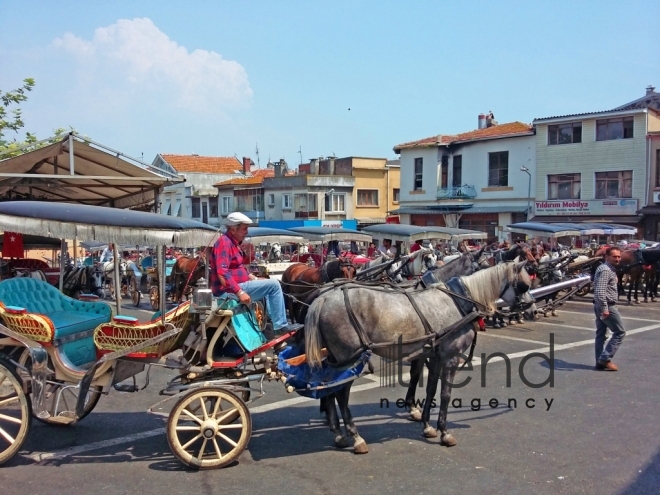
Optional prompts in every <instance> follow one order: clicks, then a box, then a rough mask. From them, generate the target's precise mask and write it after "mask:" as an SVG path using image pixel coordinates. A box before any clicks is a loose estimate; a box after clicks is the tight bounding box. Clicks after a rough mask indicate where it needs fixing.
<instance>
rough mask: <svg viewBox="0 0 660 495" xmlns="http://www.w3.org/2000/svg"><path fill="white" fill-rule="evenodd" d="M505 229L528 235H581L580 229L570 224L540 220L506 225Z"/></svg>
mask: <svg viewBox="0 0 660 495" xmlns="http://www.w3.org/2000/svg"><path fill="white" fill-rule="evenodd" d="M506 230H508V231H509V232H515V233H516V234H525V235H529V236H539V235H542V236H547V237H566V236H579V235H581V233H580V229H579V228H577V227H574V226H570V225H561V224H559V225H553V224H549V223H540V222H520V223H514V224H512V225H507V227H506Z"/></svg>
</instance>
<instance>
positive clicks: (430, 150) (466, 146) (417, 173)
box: [391, 114, 536, 241]
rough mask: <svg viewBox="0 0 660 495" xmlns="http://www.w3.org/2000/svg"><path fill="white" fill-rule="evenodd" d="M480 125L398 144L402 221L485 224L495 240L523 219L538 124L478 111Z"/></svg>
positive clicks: (476, 227)
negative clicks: (499, 120) (501, 119)
mask: <svg viewBox="0 0 660 495" xmlns="http://www.w3.org/2000/svg"><path fill="white" fill-rule="evenodd" d="M478 122H479V128H478V129H476V130H474V131H470V132H466V133H462V134H458V135H443V134H441V135H437V136H432V137H429V138H425V139H421V140H418V141H413V142H408V143H403V144H400V145H397V146H395V147H394V152H395V153H398V154H399V155H400V167H401V168H400V173H401V179H400V182H401V187H400V189H401V192H400V196H399V199H400V202H399V207H398V208H397V209H394V210H393V211H391V213H392V214H397V215H399V216H400V219H401V220H400V221H401V223H406V224H412V225H421V226H426V225H438V226H447V227H459V228H466V229H472V230H480V231H482V232H486V233H488V234H489V236H488V238H489V240H490V241H494V240H503V239H505V238H507V237H508V233H507V232H506V231H505V230H504V227H505V226H506V225H509V224H511V223H516V222H519V221H524V220H525V219H526V217H527V211H528V205H531V201H532V200H531V196H532V190H531V178H533V177H534V174H535V172H536V162H535V158H536V157H535V155H536V153H535V149H534V145H535V138H534V129H533V127H532V126H531V125H529V124H524V123H522V122H511V123H507V124H498V123H497V122H496V121H495V120H494V119H493V117H492V114H491V115H490V117H486V116H485V115H480V116H479V120H478Z"/></svg>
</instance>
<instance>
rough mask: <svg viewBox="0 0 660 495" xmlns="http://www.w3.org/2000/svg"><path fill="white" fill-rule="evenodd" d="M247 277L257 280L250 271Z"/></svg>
mask: <svg viewBox="0 0 660 495" xmlns="http://www.w3.org/2000/svg"><path fill="white" fill-rule="evenodd" d="M248 278H249V279H250V280H257V277H256V276H255V275H254V274H252V273H250V275H249V276H248Z"/></svg>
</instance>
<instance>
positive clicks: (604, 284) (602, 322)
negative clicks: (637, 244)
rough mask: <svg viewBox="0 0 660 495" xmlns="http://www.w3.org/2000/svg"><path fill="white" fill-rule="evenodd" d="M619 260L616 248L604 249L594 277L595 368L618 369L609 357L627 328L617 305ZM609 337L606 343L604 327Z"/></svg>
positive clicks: (617, 346)
mask: <svg viewBox="0 0 660 495" xmlns="http://www.w3.org/2000/svg"><path fill="white" fill-rule="evenodd" d="M620 262H621V251H620V250H619V248H616V247H611V248H609V249H608V250H607V251H606V252H605V263H603V264H602V265H600V266H599V267H598V269H597V270H596V275H595V277H594V312H595V313H596V369H597V370H605V371H617V370H618V369H619V368H618V367H617V365H616V364H614V363H613V362H612V358H613V357H614V354H615V353H616V351H617V349H618V348H619V346H620V345H621V342H622V341H623V338H624V337H625V335H626V331H625V330H624V328H623V321H622V320H621V315H620V314H619V310H618V309H617V307H616V304H617V300H618V299H619V292H618V288H617V284H618V277H617V275H616V266H617V265H618V264H619V263H620ZM608 328H609V329H610V330H611V331H612V336H611V337H610V339H609V340H608V341H607V345H606V343H605V341H606V336H607V329H608Z"/></svg>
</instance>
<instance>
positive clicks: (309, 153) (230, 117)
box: [0, 0, 660, 166]
mask: <svg viewBox="0 0 660 495" xmlns="http://www.w3.org/2000/svg"><path fill="white" fill-rule="evenodd" d="M659 18H660V1H658V0H648V1H627V2H619V1H609V0H598V1H580V2H576V1H564V0H555V1H552V2H529V1H526V2H523V1H521V2H508V1H500V0H498V1H481V2H476V1H461V2H449V1H431V2H412V1H411V2H402V1H383V0H381V1H354V0H353V1H339V0H334V1H332V2H320V1H278V2H273V1H250V2H243V1H234V2H221V1H211V0H208V1H191V0H187V1H185V2H173V1H172V2H163V1H153V2H150V1H141V2H134V1H123V2H122V1H109V2H97V1H93V2H90V1H79V2H73V1H66V0H60V1H46V0H43V1H40V2H36V1H29V0H21V1H9V0H0V64H1V66H0V67H1V68H0V89H3V90H7V89H12V88H14V87H16V86H18V85H19V84H20V82H21V81H22V79H23V78H25V77H34V78H35V79H36V82H37V85H36V88H35V90H34V91H33V92H32V93H31V94H30V99H29V101H28V102H27V103H26V104H25V105H24V120H25V123H26V129H27V130H29V131H32V132H36V133H37V135H38V137H39V138H44V137H47V136H49V135H50V133H51V130H52V129H53V128H56V127H68V126H72V127H74V128H75V129H76V130H77V131H79V132H80V133H82V134H85V135H87V136H89V137H91V138H92V139H94V140H96V141H99V142H101V143H104V144H106V145H108V146H110V147H113V148H115V149H119V150H121V151H123V152H125V153H127V154H129V155H133V156H137V157H140V155H141V154H142V153H144V159H145V161H147V162H151V161H152V160H153V158H154V156H155V154H156V153H159V152H164V153H184V154H187V153H198V154H202V155H223V156H232V155H234V154H236V155H237V156H238V157H239V158H240V157H241V156H251V157H252V158H253V159H254V160H255V162H256V156H255V144H256V143H258V145H259V151H260V156H261V165H262V166H264V165H265V163H266V161H267V160H268V157H269V156H270V158H271V159H273V160H275V159H279V158H281V157H284V158H285V159H286V160H287V161H288V163H289V164H291V165H297V164H298V163H299V162H300V155H299V154H298V149H299V146H300V147H302V158H303V159H304V160H305V161H307V160H309V158H312V157H318V156H328V155H331V154H333V153H334V154H335V155H336V156H339V157H341V156H351V155H353V156H376V157H387V158H393V157H395V155H394V152H393V151H392V147H393V146H394V145H395V144H398V143H401V142H405V141H410V140H414V139H420V138H423V137H426V136H430V135H434V134H439V133H456V132H464V131H468V130H472V129H474V128H476V126H477V115H478V114H479V113H481V112H488V111H489V110H492V111H493V113H494V115H495V118H496V119H497V120H498V122H500V123H504V122H511V121H515V120H520V121H523V122H531V121H532V120H533V119H534V118H536V117H547V116H552V115H561V114H567V113H577V112H587V111H594V110H607V109H610V108H613V107H615V106H618V105H621V104H623V103H625V102H627V101H630V100H633V99H636V98H638V97H640V96H642V95H643V94H644V88H645V87H646V86H647V85H649V84H652V85H654V86H657V87H658V88H659V90H660V29H658V27H657V20H658V19H659ZM349 108H350V110H349Z"/></svg>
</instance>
